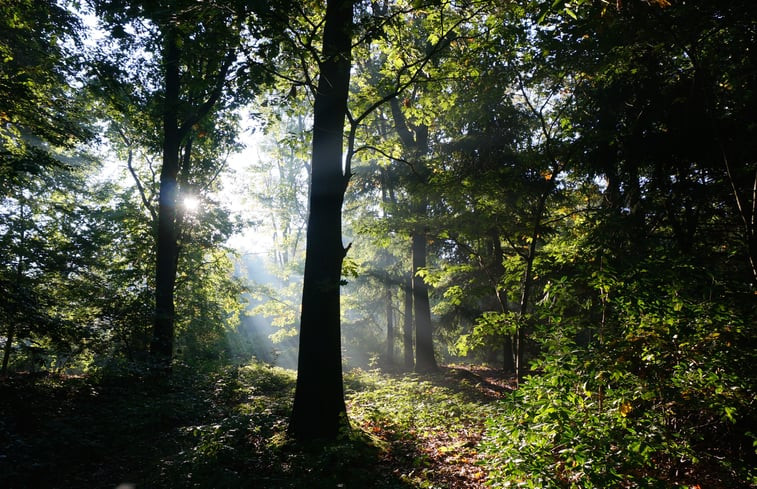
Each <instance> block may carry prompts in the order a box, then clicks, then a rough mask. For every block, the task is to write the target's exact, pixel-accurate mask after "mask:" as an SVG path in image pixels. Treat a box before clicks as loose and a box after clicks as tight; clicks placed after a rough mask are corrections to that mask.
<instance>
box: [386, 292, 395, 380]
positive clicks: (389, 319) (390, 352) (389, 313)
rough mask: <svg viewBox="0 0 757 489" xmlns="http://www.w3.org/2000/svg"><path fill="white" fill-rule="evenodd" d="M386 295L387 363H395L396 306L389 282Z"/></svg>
mask: <svg viewBox="0 0 757 489" xmlns="http://www.w3.org/2000/svg"><path fill="white" fill-rule="evenodd" d="M385 288H386V290H385V292H384V295H385V297H386V365H387V366H388V367H391V366H392V365H394V308H393V307H392V287H391V286H390V285H389V284H388V283H387V284H386V286H385Z"/></svg>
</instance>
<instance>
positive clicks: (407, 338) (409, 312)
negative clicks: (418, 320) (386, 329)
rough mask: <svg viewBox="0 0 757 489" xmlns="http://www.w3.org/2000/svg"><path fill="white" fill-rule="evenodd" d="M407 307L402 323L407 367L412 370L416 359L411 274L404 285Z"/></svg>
mask: <svg viewBox="0 0 757 489" xmlns="http://www.w3.org/2000/svg"><path fill="white" fill-rule="evenodd" d="M404 292H405V307H404V318H403V324H402V336H403V344H404V348H403V349H404V353H405V369H406V370H408V371H410V370H413V369H414V368H415V359H414V355H413V279H412V276H411V275H408V276H407V280H406V281H405V286H404Z"/></svg>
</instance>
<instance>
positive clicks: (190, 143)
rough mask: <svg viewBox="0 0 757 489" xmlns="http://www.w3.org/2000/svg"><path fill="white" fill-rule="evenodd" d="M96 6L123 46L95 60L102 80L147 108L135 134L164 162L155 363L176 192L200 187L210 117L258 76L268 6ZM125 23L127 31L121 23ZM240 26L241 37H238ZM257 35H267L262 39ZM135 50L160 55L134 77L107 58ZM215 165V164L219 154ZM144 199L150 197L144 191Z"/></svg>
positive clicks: (239, 99) (175, 238)
mask: <svg viewBox="0 0 757 489" xmlns="http://www.w3.org/2000/svg"><path fill="white" fill-rule="evenodd" d="M96 5H97V6H98V9H99V11H100V12H101V14H102V15H103V17H104V19H105V20H106V22H107V23H108V24H109V25H110V26H112V27H113V35H114V37H116V38H117V40H118V41H119V42H121V44H122V47H123V49H124V52H122V53H116V56H114V55H113V53H104V59H103V60H102V62H101V63H100V65H99V68H100V72H99V75H100V78H101V79H102V80H101V81H100V83H101V84H102V85H103V86H104V87H105V90H106V92H108V93H109V96H110V98H111V99H114V98H115V99H121V100H120V101H118V102H117V104H123V103H125V104H126V105H127V106H128V105H130V104H131V105H136V106H141V107H143V108H144V109H146V110H147V112H148V115H149V116H150V118H151V124H146V125H142V127H143V128H145V129H147V130H152V131H155V133H153V134H152V135H143V136H142V141H145V142H147V144H148V145H149V148H150V150H151V151H152V152H154V153H158V154H160V158H161V161H162V163H161V166H160V172H159V173H160V179H159V181H160V184H159V185H160V187H159V191H158V194H157V195H158V202H157V206H156V210H155V211H154V217H155V220H156V226H155V240H156V259H155V314H154V321H153V334H152V336H153V338H152V342H151V352H152V355H153V358H154V360H155V361H156V362H157V363H158V364H159V365H162V366H163V367H167V366H169V365H170V362H171V359H172V356H173V353H174V337H175V331H174V330H175V321H176V310H175V300H174V294H175V287H176V277H177V263H178V260H179V253H180V242H179V241H180V240H179V238H180V236H181V234H182V232H183V229H182V227H183V224H184V215H183V212H182V209H181V207H180V206H179V203H180V201H181V199H180V196H181V195H182V194H190V193H191V192H192V191H193V190H198V189H199V188H200V187H201V182H200V181H198V180H201V179H200V178H199V177H198V176H197V175H198V173H199V174H203V173H204V175H205V176H206V177H207V176H208V170H210V172H209V173H210V175H213V174H214V173H215V174H217V172H215V171H213V170H212V168H208V167H207V166H206V165H205V164H204V163H202V162H198V161H196V160H198V158H197V155H196V154H195V153H196V151H197V146H198V145H199V144H200V143H201V142H202V140H203V139H205V138H207V137H208V136H209V135H210V134H211V133H212V131H211V129H212V128H213V126H214V125H218V123H219V122H220V121H221V120H223V119H224V117H228V114H230V113H231V111H232V110H233V109H234V108H235V107H236V106H238V105H240V104H242V103H244V102H245V100H247V99H248V97H249V95H250V93H251V92H252V91H253V90H254V89H255V87H256V86H257V84H258V83H259V82H260V81H261V80H262V79H263V78H264V76H263V73H264V71H263V70H262V69H259V65H260V61H259V60H258V58H257V57H256V56H257V55H258V54H260V53H261V52H263V51H265V50H266V49H267V48H268V47H270V44H269V42H268V41H269V40H271V39H272V38H273V37H274V32H273V31H271V30H267V29H268V28H269V27H270V24H268V23H267V21H268V20H270V18H271V17H272V16H273V14H271V12H270V9H272V8H273V7H272V6H270V5H255V6H253V7H256V8H257V10H255V9H253V8H252V7H249V6H248V5H247V3H246V2H231V3H228V4H216V3H203V4H197V3H196V2H190V1H181V0H178V1H175V2H169V3H167V4H154V3H151V2H129V1H126V2H124V1H121V0H113V1H101V2H96ZM276 5H277V4H276ZM200 19H201V22H200ZM261 19H265V20H261ZM127 27H129V29H130V30H131V32H133V34H130V33H129V32H127ZM243 33H244V36H249V37H244V38H243ZM265 36H270V37H267V38H266V40H265V41H260V38H261V37H265ZM271 42H273V41H271ZM253 45H254V47H253ZM140 49H146V50H148V51H152V52H153V53H156V54H158V56H157V62H156V63H149V62H147V63H146V62H141V63H138V64H137V67H138V70H137V71H136V76H135V74H134V73H125V71H124V70H123V69H120V68H119V67H118V66H114V63H118V62H121V61H123V60H124V59H125V60H127V61H128V60H129V59H130V58H132V59H133V58H134V52H138V50H140ZM243 55H244V59H243V60H242V57H243ZM114 57H117V58H118V57H120V58H121V60H120V61H119V60H118V59H115V60H114V59H113V58H114ZM156 87H159V88H156ZM124 92H125V93H127V94H129V93H135V95H136V97H131V98H132V100H129V97H126V100H124V97H123V96H122V94H123V93H124ZM140 97H141V99H140ZM119 106H120V105H117V107H119ZM216 149H218V148H216ZM206 163H207V161H206ZM212 165H213V164H212V163H211V166H212ZM215 166H216V168H218V167H219V166H220V165H219V163H218V161H216V162H215ZM198 167H199V168H200V170H199V171H198ZM138 185H139V184H138ZM143 201H144V202H145V203H146V204H147V202H148V201H147V199H145V198H144V197H143Z"/></svg>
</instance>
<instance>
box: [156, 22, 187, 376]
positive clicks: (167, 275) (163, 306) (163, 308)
mask: <svg viewBox="0 0 757 489" xmlns="http://www.w3.org/2000/svg"><path fill="white" fill-rule="evenodd" d="M164 49H165V90H166V93H165V102H164V107H163V165H162V167H161V171H160V196H159V200H158V234H157V254H156V264H155V317H154V323H153V336H152V344H151V346H150V353H151V355H152V358H153V361H154V362H156V364H158V365H159V366H162V367H166V368H167V367H169V366H170V364H171V359H172V356H173V343H174V341H173V340H174V321H175V308H174V288H175V283H176V262H177V257H178V242H177V233H176V201H177V193H178V192H177V190H178V189H177V176H178V173H179V146H180V143H181V138H180V134H179V119H178V105H179V83H180V79H179V48H178V43H177V38H176V31H175V28H173V27H171V28H169V29H168V32H167V33H166V40H165V47H164Z"/></svg>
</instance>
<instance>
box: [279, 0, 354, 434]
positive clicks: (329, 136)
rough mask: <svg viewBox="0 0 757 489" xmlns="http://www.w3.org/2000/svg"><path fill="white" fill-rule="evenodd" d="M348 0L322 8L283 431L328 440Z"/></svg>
mask: <svg viewBox="0 0 757 489" xmlns="http://www.w3.org/2000/svg"><path fill="white" fill-rule="evenodd" d="M352 6H353V2H352V0H330V1H328V3H327V5H326V18H325V26H324V33H323V53H322V60H321V63H320V76H319V79H318V88H317V92H316V95H315V106H314V119H313V154H312V167H311V182H310V213H309V216H308V230H307V244H306V254H305V276H304V283H303V291H302V313H301V319H300V351H299V357H298V364H297V385H296V388H295V396H294V405H293V408H292V417H291V420H290V424H289V434H290V435H291V436H292V437H294V438H295V439H298V440H313V439H334V438H336V436H337V435H338V434H339V431H340V428H341V427H342V426H344V425H345V424H346V423H347V419H346V408H345V404H344V386H343V383H342V350H341V331H340V305H339V287H340V280H341V269H342V260H343V259H344V256H345V254H346V252H347V250H346V249H345V248H344V246H343V245H342V203H343V200H344V192H345V190H346V187H347V182H348V181H349V177H350V175H349V174H348V175H345V174H344V171H343V169H342V139H343V135H344V120H345V115H346V113H347V95H348V92H349V81H350V68H351V59H350V55H351V42H352V23H353V20H352Z"/></svg>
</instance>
